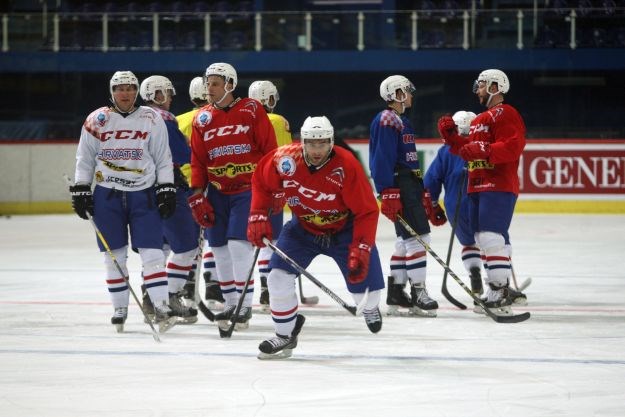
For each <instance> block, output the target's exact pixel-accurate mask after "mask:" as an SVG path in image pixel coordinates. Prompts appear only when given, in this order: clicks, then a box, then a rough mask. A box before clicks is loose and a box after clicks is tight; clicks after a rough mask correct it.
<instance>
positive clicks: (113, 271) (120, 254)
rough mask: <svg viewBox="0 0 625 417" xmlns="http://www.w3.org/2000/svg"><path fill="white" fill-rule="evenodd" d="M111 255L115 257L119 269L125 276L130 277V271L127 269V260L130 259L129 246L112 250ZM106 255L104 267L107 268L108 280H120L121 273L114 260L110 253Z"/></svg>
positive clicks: (105, 253)
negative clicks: (118, 268) (119, 269)
mask: <svg viewBox="0 0 625 417" xmlns="http://www.w3.org/2000/svg"><path fill="white" fill-rule="evenodd" d="M111 253H112V254H113V256H114V257H115V260H116V261H117V263H118V264H119V267H120V268H121V269H122V271H123V272H124V276H128V269H127V268H126V260H127V259H128V246H123V247H121V248H119V249H115V250H112V251H111ZM103 254H104V265H105V268H106V275H107V277H108V278H119V271H118V270H117V266H116V265H115V262H114V261H113V258H112V257H111V255H110V254H109V253H108V252H103Z"/></svg>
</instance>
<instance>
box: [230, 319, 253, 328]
mask: <svg viewBox="0 0 625 417" xmlns="http://www.w3.org/2000/svg"><path fill="white" fill-rule="evenodd" d="M249 328H250V322H249V320H248V321H246V322H245V323H236V324H235V325H234V330H237V331H239V330H247V329H249Z"/></svg>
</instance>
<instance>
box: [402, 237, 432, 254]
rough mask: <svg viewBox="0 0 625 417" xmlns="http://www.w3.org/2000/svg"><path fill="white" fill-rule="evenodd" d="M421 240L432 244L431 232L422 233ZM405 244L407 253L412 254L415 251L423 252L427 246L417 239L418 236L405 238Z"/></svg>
mask: <svg viewBox="0 0 625 417" xmlns="http://www.w3.org/2000/svg"><path fill="white" fill-rule="evenodd" d="M421 240H422V241H424V242H425V243H426V244H428V245H429V244H430V241H431V240H432V238H431V237H430V234H429V233H426V234H424V235H421ZM404 245H405V246H406V254H407V255H412V254H413V253H417V252H422V251H424V250H425V247H424V246H423V245H422V244H421V242H419V241H418V240H417V238H416V237H411V238H409V239H406V240H404Z"/></svg>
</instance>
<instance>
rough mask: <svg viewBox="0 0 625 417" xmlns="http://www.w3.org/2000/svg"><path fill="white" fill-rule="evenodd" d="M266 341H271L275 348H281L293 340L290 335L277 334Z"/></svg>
mask: <svg viewBox="0 0 625 417" xmlns="http://www.w3.org/2000/svg"><path fill="white" fill-rule="evenodd" d="M266 342H267V343H269V344H270V345H271V346H272V347H273V348H280V347H284V346H286V345H288V344H289V343H290V342H291V339H290V338H289V337H280V336H276V337H272V338H271V339H269V340H267V341H266Z"/></svg>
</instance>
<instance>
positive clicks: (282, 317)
mask: <svg viewBox="0 0 625 417" xmlns="http://www.w3.org/2000/svg"><path fill="white" fill-rule="evenodd" d="M295 278H296V275H293V274H289V273H287V272H286V271H285V270H283V269H273V270H272V271H271V273H270V274H269V277H268V279H267V285H268V288H269V304H270V305H271V318H272V319H273V327H274V329H275V330H276V334H280V335H284V336H288V335H290V334H291V332H292V331H293V328H294V327H295V319H296V318H297V311H298V306H297V295H296V294H295Z"/></svg>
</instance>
